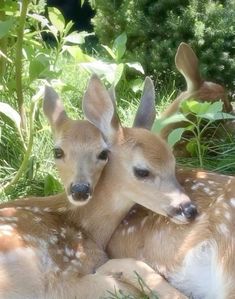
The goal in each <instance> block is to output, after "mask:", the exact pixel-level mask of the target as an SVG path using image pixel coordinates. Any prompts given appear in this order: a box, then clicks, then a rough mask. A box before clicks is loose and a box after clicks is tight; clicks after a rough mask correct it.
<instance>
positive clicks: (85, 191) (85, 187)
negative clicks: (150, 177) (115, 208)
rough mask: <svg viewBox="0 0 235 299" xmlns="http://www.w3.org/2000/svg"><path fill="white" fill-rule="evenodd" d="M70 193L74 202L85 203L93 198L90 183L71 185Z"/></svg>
mask: <svg viewBox="0 0 235 299" xmlns="http://www.w3.org/2000/svg"><path fill="white" fill-rule="evenodd" d="M70 192H71V195H72V198H73V200H75V201H85V200H87V199H88V198H89V197H90V196H91V187H90V184H89V183H84V182H82V183H78V184H71V185H70Z"/></svg>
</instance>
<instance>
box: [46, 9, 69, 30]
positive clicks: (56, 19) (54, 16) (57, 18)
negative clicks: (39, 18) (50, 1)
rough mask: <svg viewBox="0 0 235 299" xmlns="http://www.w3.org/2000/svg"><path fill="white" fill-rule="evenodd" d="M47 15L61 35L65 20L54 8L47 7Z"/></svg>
mask: <svg viewBox="0 0 235 299" xmlns="http://www.w3.org/2000/svg"><path fill="white" fill-rule="evenodd" d="M48 14H49V19H50V21H51V23H52V24H53V25H54V26H55V28H56V29H57V30H58V31H59V32H60V33H61V32H63V30H64V28H65V20H64V17H63V15H62V13H61V12H60V11H59V9H57V8H55V7H48Z"/></svg>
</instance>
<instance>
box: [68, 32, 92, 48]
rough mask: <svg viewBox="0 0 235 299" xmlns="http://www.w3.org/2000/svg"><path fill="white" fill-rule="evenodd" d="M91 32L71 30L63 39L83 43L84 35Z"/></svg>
mask: <svg viewBox="0 0 235 299" xmlns="http://www.w3.org/2000/svg"><path fill="white" fill-rule="evenodd" d="M92 34H93V33H88V32H86V31H82V32H72V33H71V34H69V35H67V36H66V37H65V38H64V39H65V40H66V41H67V42H70V43H72V44H79V45H81V44H84V43H85V37H87V36H89V35H92Z"/></svg>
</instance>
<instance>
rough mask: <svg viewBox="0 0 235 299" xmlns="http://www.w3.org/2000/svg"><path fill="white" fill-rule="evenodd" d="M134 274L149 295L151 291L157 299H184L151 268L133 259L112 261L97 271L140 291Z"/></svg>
mask: <svg viewBox="0 0 235 299" xmlns="http://www.w3.org/2000/svg"><path fill="white" fill-rule="evenodd" d="M134 272H137V273H138V275H139V276H140V277H141V278H142V279H143V281H144V283H145V284H146V286H147V287H146V286H144V291H145V293H146V294H148V295H151V290H152V291H154V293H155V294H156V295H157V296H158V297H159V298H164V299H185V298H187V297H186V296H185V295H183V294H182V293H180V292H179V291H178V290H177V289H175V288H174V287H172V286H171V285H170V284H169V283H168V282H167V281H166V280H165V279H164V278H163V277H162V276H161V275H159V274H158V273H156V272H155V271H154V270H153V269H152V268H151V267H149V266H148V265H147V264H146V263H144V262H142V261H137V260H135V259H112V260H109V261H108V262H106V263H105V264H104V265H103V266H101V267H100V268H98V269H97V273H99V274H101V273H102V274H106V275H112V276H113V277H115V276H116V277H117V278H118V279H119V280H120V281H122V282H125V283H128V284H130V285H132V286H135V287H136V288H137V289H140V284H139V281H138V278H137V276H136V274H135V273H134Z"/></svg>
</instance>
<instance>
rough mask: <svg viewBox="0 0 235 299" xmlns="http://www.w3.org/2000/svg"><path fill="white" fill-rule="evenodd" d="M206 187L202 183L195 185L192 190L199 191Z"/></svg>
mask: <svg viewBox="0 0 235 299" xmlns="http://www.w3.org/2000/svg"><path fill="white" fill-rule="evenodd" d="M204 186H205V184H203V183H201V182H198V183H196V184H194V185H193V186H192V187H191V189H192V190H197V189H199V188H200V187H204Z"/></svg>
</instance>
